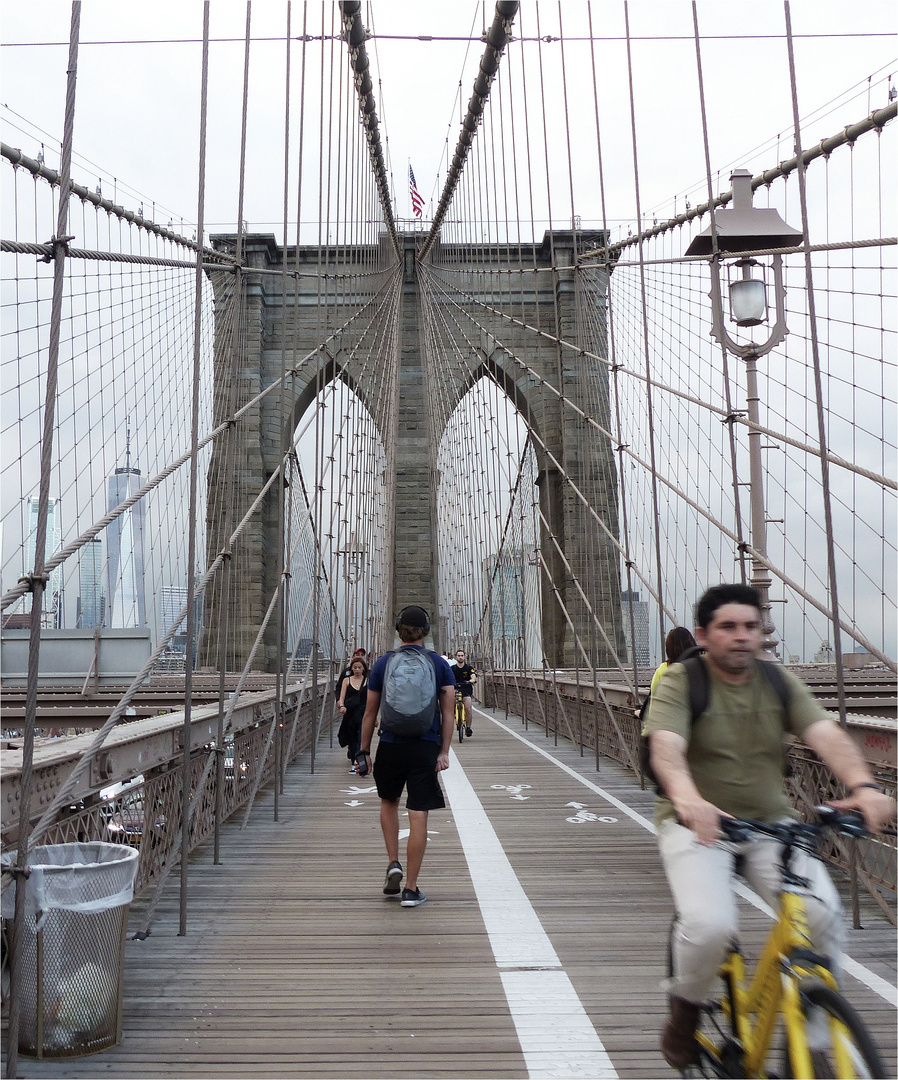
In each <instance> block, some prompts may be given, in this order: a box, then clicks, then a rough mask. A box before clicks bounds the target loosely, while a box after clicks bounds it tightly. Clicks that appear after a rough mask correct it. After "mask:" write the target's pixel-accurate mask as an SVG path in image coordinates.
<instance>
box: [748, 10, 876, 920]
mask: <svg viewBox="0 0 898 1080" xmlns="http://www.w3.org/2000/svg"><path fill="white" fill-rule="evenodd" d="M783 10H784V12H785V17H786V49H787V52H788V55H789V80H790V84H791V90H792V123H793V125H794V128H795V158H796V160H797V162H798V194H799V200H800V202H801V231H802V233H803V234H804V236H803V240H804V249H805V250H804V275H805V290H806V295H807V298H808V324H809V329H810V339H811V361H812V363H813V366H814V395H815V398H816V406H817V434H818V439H819V442H820V481H821V484H822V486H823V518H824V524H825V527H826V565H827V571H828V573H827V577H828V579H829V602H830V611H831V612H832V627H833V651H834V653H835V661H836V692H837V695H838V701H839V724H840V725H841V727H842V730H843V731H844V730H845V729H846V728H847V726H848V718H847V715H846V706H845V669H844V666H843V662H842V633H841V630H840V623H841V612H840V610H839V590H838V584H837V575H836V548H835V539H834V537H833V510H832V492H831V489H830V480H829V458H828V456H827V436H826V409H825V406H824V403H823V376H822V374H821V371H820V342H819V340H818V337H817V298H816V294H815V292H814V270H813V266H812V265H811V252H810V243H811V239H810V225H809V222H808V193H807V180H806V176H805V170H806V168H807V166H806V164H805V160H804V156H803V155H802V151H801V120H800V117H799V114H798V87H797V85H796V79H795V53H794V49H793V42H792V14H791V10H790V8H789V3H788V0H785V3H784V4H783ZM752 542H754V538H752ZM849 872H850V879H851V908H852V917H853V922H854V926H855V929H858V928H859V927H860V900H859V896H858V882H857V845H856V844H852V846H851V858H850V866H849Z"/></svg>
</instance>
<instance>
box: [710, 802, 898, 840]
mask: <svg viewBox="0 0 898 1080" xmlns="http://www.w3.org/2000/svg"><path fill="white" fill-rule="evenodd" d="M814 813H815V814H816V815H817V820H816V821H787V822H777V823H776V824H774V825H771V824H769V823H768V822H765V821H751V820H749V819H746V818H721V819H720V829H721V832H722V833H723V834H724V836H725V837H726V839H727V840H732V841H735V842H740V841H743V840H749V839H750V838H751V834H752V833H762V834H763V835H764V836H771V837H773V838H774V839H775V840H780V841H781V842H783V843H786V844H794V843H796V842H799V841H802V840H804V841H814V840H816V839H817V837H818V836H819V835H820V834H821V833H822V832H823V831H824V830H825V829H829V830H831V831H832V832H837V833H841V834H842V835H843V836H851V837H854V838H855V839H859V838H860V837H864V836H870V835H872V834H871V833H870V831H869V830H868V829H867V826H866V824H865V823H864V816H863V814H861V813H859V812H858V811H857V810H847V811H842V810H836V809H835V808H834V807H832V806H815V807H814ZM885 831H886V830H883V832H885ZM888 831H889V832H891V831H892V830H888Z"/></svg>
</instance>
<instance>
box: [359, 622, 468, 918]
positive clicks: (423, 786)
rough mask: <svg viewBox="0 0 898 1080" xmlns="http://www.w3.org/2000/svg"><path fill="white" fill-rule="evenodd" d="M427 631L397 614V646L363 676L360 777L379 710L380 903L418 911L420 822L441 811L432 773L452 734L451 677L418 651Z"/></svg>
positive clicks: (434, 658)
mask: <svg viewBox="0 0 898 1080" xmlns="http://www.w3.org/2000/svg"><path fill="white" fill-rule="evenodd" d="M429 630H430V620H429V618H428V615H427V612H426V611H425V610H424V609H423V608H420V607H417V606H414V605H412V606H411V607H405V608H403V609H402V611H400V612H399V616H398V618H397V619H396V632H397V633H398V634H399V640H400V641H401V642H402V645H401V646H400V647H399V648H398V649H396V650H394V651H392V652H389V653H386V655H384V656H382V657H381V658H380V659H379V660H378V661H377V662H376V663H375V664H374V666H373V667H372V668H371V673H370V675H369V676H368V700H367V703H366V706H365V716H364V718H363V720H362V741H361V750H360V751H359V775H360V776H364V775H366V773H367V772H368V770H369V769H370V767H371V739H372V737H373V735H374V725H375V723H376V721H377V714H378V710H380V721H381V725H380V742H379V744H378V747H377V758H376V760H375V762H374V782H375V783H376V784H377V794H378V795H379V797H380V827H381V829H382V830H383V834H384V843H385V844H386V848H387V858H388V859H389V866H388V867H387V876H386V880H385V882H384V890H383V891H384V895H385V896H395V895H397V894H398V893H399V892H400V891H401V893H402V897H401V900H400V903H401V904H402V906H403V907H417V906H418V905H419V904H423V903H424V901H425V900H426V899H427V897H426V896H425V895H424V893H423V892H422V891H421V890H420V889H419V888H418V874H419V872H420V870H421V863H422V861H423V860H424V850H425V848H426V847H427V814H428V812H429V811H430V810H441V809H442V808H443V807H444V806H445V805H446V800H445V798H444V796H443V790H442V788H441V786H440V782H439V780H438V779H437V773H439V772H442V771H443V769H448V768H449V748H450V746H451V745H452V733H453V730H454V727H455V677H454V676H453V674H452V669H451V668H450V667H449V665H448V664H447V663H446V661H445V660H444V659H443V657H441V656H440V655H439V654H438V653H435V652H430V651H429V650H427V649H425V648H424V639H425V637H426V636H427V633H428V631H429ZM403 788H405V789H406V792H407V794H406V804H405V805H406V809H407V810H408V820H409V837H408V849H407V855H406V872H405V888H402V889H401V882H402V878H403V870H402V864H401V863H400V862H399V799H400V797H401V795H402V790H403Z"/></svg>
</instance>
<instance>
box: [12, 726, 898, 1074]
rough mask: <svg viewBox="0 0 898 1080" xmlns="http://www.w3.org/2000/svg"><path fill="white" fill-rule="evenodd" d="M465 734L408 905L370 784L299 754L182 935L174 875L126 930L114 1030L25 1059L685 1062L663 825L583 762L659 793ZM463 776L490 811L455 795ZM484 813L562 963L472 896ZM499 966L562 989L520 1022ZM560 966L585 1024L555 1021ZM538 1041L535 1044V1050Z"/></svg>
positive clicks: (458, 1064)
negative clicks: (69, 1048) (134, 928)
mask: <svg viewBox="0 0 898 1080" xmlns="http://www.w3.org/2000/svg"><path fill="white" fill-rule="evenodd" d="M490 718H492V719H490ZM506 723H507V725H508V727H507V729H506V728H505V726H504V725H505V724H506ZM455 750H456V753H457V757H458V761H459V763H460V765H461V768H460V769H458V768H457V766H454V768H456V774H455V777H454V778H452V782H451V785H450V784H449V774H445V775H446V778H447V786H448V787H450V788H451V789H452V790H453V791H454V792H455V794H454V795H453V800H454V802H455V807H456V810H457V812H458V816H459V820H458V826H457V825H456V820H455V815H454V812H453V809H452V807H449V808H447V809H446V810H445V811H439V812H434V813H432V814H431V815H430V822H429V825H430V830H431V837H430V844H429V848H428V852H427V857H426V859H425V863H424V869H423V872H422V875H421V879H420V885H421V887H422V888H423V889H424V890H425V892H426V893H427V894H428V898H429V899H428V902H427V903H426V904H424V905H423V906H421V907H418V908H412V909H405V908H401V907H400V906H399V904H398V903H397V902H396V900H395V899H388V898H385V897H384V896H383V895H382V893H381V888H382V884H383V873H384V869H385V866H386V859H385V857H384V851H383V844H382V840H381V834H380V826H379V819H378V805H379V804H378V801H377V798H376V795H375V793H374V791H373V785H372V784H371V783H370V782H368V781H367V780H366V779H357V778H356V777H353V776H350V775H348V765H347V760H346V757H345V752H344V751H342V750H340V749H339V748H338V747H336V746H334V747H333V749H331V748H329V747H328V746H327V745H326V742H325V743H324V744H323V745H321V746H320V747H319V749H318V754H317V764H316V772H315V773H314V775H310V774H309V768H308V760H307V759H306V760H305V761H300V762H299V763H297V764H296V765H294V766H293V767H292V768H291V770H290V772H289V775H288V780H287V791H286V794H285V795H284V796H282V798H281V812H280V818H281V820H280V821H279V822H273V821H272V820H271V818H272V797H271V793H270V792H269V793H266V794H265V795H264V796H263V797H262V798H261V799H260V802H259V805H258V806H257V807H256V808H255V809H254V811H253V813H252V816H251V819H250V824H249V826H248V828H247V829H246V830H244V831H241V830H240V828H239V820H235V821H234V822H231V823H229V824H228V825H227V826H226V827H225V829H224V832H223V836H222V859H223V861H222V865H220V866H218V867H215V866H213V865H212V864H211V845H208V846H207V848H205V849H203V850H202V851H201V852H200V853H199V854H198V855H197V856H196V857H195V859H194V862H193V865H192V867H191V885H190V911H189V926H188V934H187V936H186V937H178V936H177V931H178V895H177V887H176V883H172V882H170V883H169V884H168V886H167V887H166V891H165V893H164V897H163V900H162V902H161V904H160V906H159V909H158V912H157V915H156V918H155V922H154V924H153V929H152V935H151V936H150V938H149V939H147V940H145V941H131V940H129V942H128V944H127V956H126V974H125V1004H124V1041H123V1042H122V1044H121V1045H120V1046H118V1047H115V1048H113V1049H111V1050H109V1051H106V1052H105V1053H103V1054H99V1055H94V1056H91V1057H86V1058H81V1059H74V1060H69V1061H55V1062H35V1061H26V1060H20V1075H21V1076H23V1077H54V1078H57V1077H59V1078H61V1077H92V1078H95V1077H105V1076H109V1077H194V1076H197V1077H254V1078H256V1077H258V1078H267V1077H272V1078H274V1077H296V1078H338V1077H343V1078H353V1080H354V1078H370V1077H378V1078H389V1077H402V1078H408V1077H427V1078H440V1080H442V1078H452V1080H470V1078H484V1080H486V1078H508V1080H512V1078H514V1080H517V1078H527V1077H536V1076H540V1077H551V1076H581V1077H599V1076H600V1075H602V1073H601V1072H599V1071H595V1072H591V1071H584V1070H588V1069H589V1068H590V1066H588V1065H585V1064H584V1062H588V1061H593V1062H596V1063H600V1057H599V1056H596V1053H595V1045H596V1043H597V1042H598V1040H601V1044H603V1045H604V1050H605V1051H607V1055H608V1056H609V1057H610V1063H611V1066H612V1068H611V1070H610V1071H607V1072H605V1073H604V1075H608V1076H613V1075H615V1074H616V1075H618V1076H621V1077H634V1078H638V1077H643V1078H644V1077H667V1076H673V1075H675V1074H673V1073H672V1072H671V1071H670V1070H669V1069H668V1068H667V1067H666V1065H665V1063H664V1061H663V1059H662V1058H661V1057H660V1055H659V1053H658V1051H657V1030H658V1028H659V1026H660V1024H661V1022H662V1019H663V1011H664V995H663V993H662V992H661V990H660V989H659V985H658V984H659V981H660V980H661V978H662V977H663V974H664V971H663V966H664V954H665V946H666V935H667V929H668V924H669V920H670V914H671V912H670V898H669V894H668V890H667V886H666V882H665V880H664V877H663V873H662V871H661V868H660V864H659V861H658V858H657V854H656V850H655V841H654V837H653V836H652V835H651V834H650V833H649V832H648V831H647V830H646V829H645V828H644V826H643V825H642V824H640V822H639V820H634V818H633V817H630V816H627V814H626V813H625V812H623V810H621V809H620V808H619V807H618V806H616V805H614V804H613V803H611V802H609V801H608V800H607V799H605V798H603V797H602V796H601V795H600V794H599V793H598V792H597V791H596V790H595V789H594V787H593V786H586V785H585V784H584V782H583V781H582V780H581V779H580V778H579V777H581V776H582V777H583V778H584V779H585V781H586V782H587V783H588V784H589V785H594V786H597V787H599V788H601V789H602V790H603V791H605V792H607V793H608V794H609V795H610V796H612V797H614V798H616V799H618V800H620V801H621V802H622V803H624V804H626V806H627V807H629V808H631V810H632V811H633V812H634V814H635V815H636V816H637V818H638V816H639V815H642V816H643V817H644V818H646V819H651V807H652V801H653V800H652V795H651V794H650V793H649V792H643V791H640V789H639V787H638V785H636V784H635V782H634V781H633V778H632V775H631V774H629V773H628V772H627V771H626V770H624V769H622V768H620V767H618V766H616V765H615V764H614V763H609V762H606V761H603V762H602V767H601V771H600V772H598V773H596V771H595V767H594V762H593V761H592V760H591V759H590V757H589V756H586V757H581V756H580V755H579V753H578V751H577V749H576V748H575V747H572V746H570V745H569V744H567V743H564V742H562V743H561V744H560V745H559V746H558V747H555V746H554V745H553V740H552V738H551V736H550V737H549V738H548V739H547V738H546V737H545V735H544V734H543V733H542V732H541V731H540V730H538V729H536V730H534V729H533V728H532V727H531V729H530V731H529V732H525V731H524V729H523V726H522V724H521V722H520V721H519V720H518V719H517V718H515V717H511V718H509V719H507V720H506V717H505V716H504V714H502V713H489V714H487V713H481V715H479V716H478V717H477V718H476V728H475V738H474V739H473V740H471V741H470V742H467V741H466V742H465V743H464V745H463V746H461V747H459V746H458V744H457V743H456V744H455ZM540 751H543V752H544V753H548V754H550V755H552V756H553V757H554V758H556V759H557V761H558V762H560V763H561V766H563V767H560V766H559V764H557V763H555V762H553V761H551V760H548V759H547V758H546V757H545V756H544V753H540ZM566 770H568V771H566ZM451 771H452V770H450V772H451ZM572 773H573V774H575V775H572ZM462 774H463V775H462ZM465 777H466V778H467V781H469V783H470V787H471V789H472V791H471V795H472V796H473V797H474V798H475V801H476V800H479V805H480V806H482V808H483V811H484V812H485V814H486V817H487V818H488V822H487V821H484V820H481V819H480V818H479V817H477V814H476V813H475V811H474V810H471V809H470V808H469V807H468V804H467V803H465V804H464V806H462V801H461V800H462V795H461V794H459V793H458V792H459V790H460V788H459V785H463V781H464V778H465ZM525 785H527V786H525ZM471 815H473V816H471ZM572 818H574V819H578V820H574V821H572V820H571V819H572ZM463 822H464V823H466V826H465V828H463V827H462V826H463ZM490 827H491V829H492V830H493V831H494V832H495V836H496V838H498V841H499V843H500V844H501V847H502V849H504V853H505V856H506V857H507V860H508V863H509V864H510V868H511V870H513V873H514V875H516V877H517V880H518V881H519V882H520V886H521V887H522V889H523V892H524V893H525V894H526V898H527V899H529V904H530V905H532V911H533V913H535V916H536V917H537V918H538V920H539V923H538V924H535V925H536V926H537V927H538V926H539V924H541V927H542V930H543V931H544V932H545V935H547V939H548V942H549V943H550V944H549V946H548V947H549V948H550V949H554V953H555V955H557V958H558V961H559V962H560V970H553V971H551V972H548V973H547V972H546V971H544V970H543V969H544V967H547V966H548V967H551V966H552V965H551V964H549V965H541V964H538V963H535V964H533V965H532V968H533V969H536V971H535V973H534V971H532V970H529V969H528V971H522V970H521V969H522V968H526V967H527V965H521V966H520V967H519V968H518V969H517V970H516V972H515V973H513V974H512V976H509V974H508V971H506V970H500V968H499V967H498V966H497V960H496V956H495V955H494V946H495V945H496V933H495V915H496V911H497V910H498V912H499V915H500V919H501V916H502V912H503V910H505V909H503V908H502V904H503V903H506V902H507V904H508V908H507V912H508V918H507V924H508V925H507V929H508V930H509V931H510V932H511V938H510V946H509V947H512V948H513V947H514V945H515V935H517V934H518V933H519V932H520V933H521V935H522V937H524V938H527V935H526V934H525V933H524V931H525V930H527V928H528V926H532V920H531V923H529V924H528V923H527V922H526V920H525V918H524V915H526V912H524V915H522V914H521V912H522V911H523V908H521V907H520V905H519V904H518V901H516V900H515V899H514V896H513V895H512V893H513V891H514V890H511V889H510V890H509V894H508V898H507V900H506V898H505V897H504V896H503V897H501V898H496V897H489V898H488V897H482V899H483V900H494V901H495V900H498V905H497V904H495V903H494V904H492V905H489V904H486V905H485V906H484V909H483V913H482V912H481V907H480V905H479V903H478V895H477V892H476V890H475V887H474V884H473V882H472V874H473V876H474V877H475V879H477V880H480V878H479V877H478V875H484V874H486V875H487V876H489V875H490V874H494V873H499V871H500V870H501V867H499V868H498V869H497V864H499V863H502V857H496V856H495V853H493V854H490V852H489V849H488V848H486V849H484V851H485V852H486V854H485V855H484V853H483V852H481V854H480V855H479V856H478V855H477V854H476V853H474V854H472V853H471V851H470V850H469V851H468V853H467V857H466V852H465V850H464V849H463V846H462V842H461V839H460V831H461V832H462V834H463V835H464V834H465V832H466V830H467V832H468V833H471V834H473V835H474V836H478V837H479V836H481V835H482V836H487V835H488V834H489V833H490ZM403 847H404V845H403ZM469 860H471V861H470V864H469ZM524 903H526V901H524ZM140 908H141V905H140V904H136V905H135V910H134V912H133V915H132V920H133V921H134V922H136V921H137V919H138V918H139V916H140ZM490 912H492V914H490ZM527 917H528V918H529V917H530V916H529V915H528V916H527ZM865 917H866V919H867V920H868V928H867V929H865V930H863V931H851V933H850V945H849V951H850V954H851V955H852V956H853V957H854V958H855V959H856V960H858V961H860V962H861V963H862V964H864V965H866V967H867V968H870V969H872V970H873V971H874V972H875V974H876V975H878V976H879V977H881V978H882V979H886V980H888V982H889V983H891V984H892V985H894V983H895V981H896V964H895V937H894V931H893V930H892V928H891V927H889V926H888V925H887V924H886V923H885V921H884V920H883V919H882V917H881V916H879V915H877V914H875V913H874V912H873V911H866V910H865ZM491 920H492V921H491ZM488 924H489V925H491V926H492V929H493V934H494V936H493V939H492V944H491V938H490V936H489V934H488V931H487V926H488ZM766 927H767V920H766V918H765V917H764V916H763V915H761V914H760V913H758V912H757V911H755V910H754V909H753V908H751V907H749V906H747V905H746V907H745V912H744V925H743V935H742V936H743V940H744V943H745V945H746V948H747V950H748V951H749V953H750V954H751V955H754V954H756V952H757V947H758V944H759V942H760V941H761V939H762V937H763V934H764V932H765V930H766ZM537 936H538V935H537ZM527 940H528V941H529V940H530V938H527ZM534 940H535V938H534ZM528 947H529V946H528ZM534 947H535V946H534ZM565 974H566V977H567V979H566V980H565V979H564V976H565ZM509 977H511V978H512V979H516V978H521V979H524V980H525V982H526V985H527V986H528V987H529V986H531V985H536V984H537V983H539V982H540V980H544V979H548V980H550V982H551V985H552V986H554V985H555V982H554V981H553V980H557V979H560V980H562V981H563V982H564V984H565V986H564V987H562V989H561V990H559V996H558V997H557V999H556V998H551V999H550V1000H549V1001H548V1002H547V1001H546V1000H545V999H540V998H539V997H538V996H537V997H535V998H533V999H532V1000H531V999H529V998H528V995H527V993H524V994H522V995H520V1000H519V1001H518V1005H519V1006H520V1004H521V1001H523V1002H524V1004H525V1006H526V1003H527V1001H528V1000H529V1001H530V1008H529V1010H528V1009H527V1008H526V1007H525V1008H524V1009H523V1010H521V1009H520V1008H519V1011H518V1015H517V1020H516V1019H515V1018H514V1017H513V1016H512V1014H511V1011H510V1008H509V1003H508V1000H507V998H506V993H505V989H504V988H503V979H506V980H507V979H508V978H509ZM527 980H530V981H527ZM533 980H535V981H533ZM568 980H569V986H570V988H571V990H572V992H573V993H575V994H576V997H577V998H579V1003H580V1004H581V1005H582V1009H583V1010H585V1016H586V1017H587V1018H588V1020H589V1021H591V1024H592V1027H593V1028H594V1029H595V1033H596V1035H597V1036H598V1040H595V1041H594V1042H592V1041H590V1039H589V1038H586V1037H580V1036H577V1035H572V1036H568V1035H567V1034H565V1032H566V1031H567V1027H566V1024H567V1018H568V1015H569V1014H570V1013H571V1011H572V1010H571V1008H570V998H569V997H565V996H564V994H565V993H567V990H566V987H567V985H568ZM844 983H845V989H846V991H847V993H848V995H849V997H850V998H851V1000H852V1001H853V1002H854V1004H855V1005H856V1006H857V1007H858V1008H859V1009H860V1010H861V1011H862V1012H863V1014H864V1016H865V1018H867V1020H868V1021H869V1023H870V1026H871V1028H873V1029H874V1031H875V1033H876V1036H877V1039H878V1041H879V1044H880V1046H881V1048H882V1049H883V1051H884V1055H885V1057H886V1061H887V1064H888V1068H889V1073H888V1075H892V1076H894V1075H895V1070H896V1063H898V1058H896V1045H895V1042H896V1039H895V1011H894V1008H892V1007H891V1006H889V1005H888V1004H887V1003H886V1001H884V1000H883V999H882V997H880V996H878V995H877V994H876V993H874V992H873V991H871V990H870V989H868V988H867V987H866V986H863V985H862V984H861V983H859V982H858V981H857V980H856V979H854V978H851V977H846V978H845V981H844ZM553 993H554V991H553ZM574 1000H576V999H574ZM553 1010H554V1012H555V1015H553ZM581 1034H582V1033H581ZM568 1039H569V1041H570V1044H569V1045H567V1043H566V1041H565V1040H568ZM534 1041H535V1043H536V1045H537V1046H538V1047H539V1048H541V1049H542V1055H540V1053H536V1054H534V1053H533V1052H532V1047H533V1044H534ZM523 1044H527V1045H529V1046H530V1048H531V1052H530V1054H529V1056H528V1057H525V1054H524V1051H523V1050H522V1045H523ZM590 1054H592V1055H593V1056H592V1057H591V1058H590V1057H589V1055H590ZM578 1062H579V1064H578ZM598 1068H599V1064H596V1069H597V1070H598ZM576 1069H579V1070H580V1071H575V1070H576Z"/></svg>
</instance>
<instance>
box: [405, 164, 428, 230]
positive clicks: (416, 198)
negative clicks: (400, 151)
mask: <svg viewBox="0 0 898 1080" xmlns="http://www.w3.org/2000/svg"><path fill="white" fill-rule="evenodd" d="M408 193H409V195H411V197H412V210H413V211H414V214H415V217H420V216H421V214H422V212H423V210H424V200H423V199H422V198H421V196H420V195H419V194H418V185H417V184H416V183H415V174H414V173H413V172H412V167H411V165H409V167H408Z"/></svg>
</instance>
